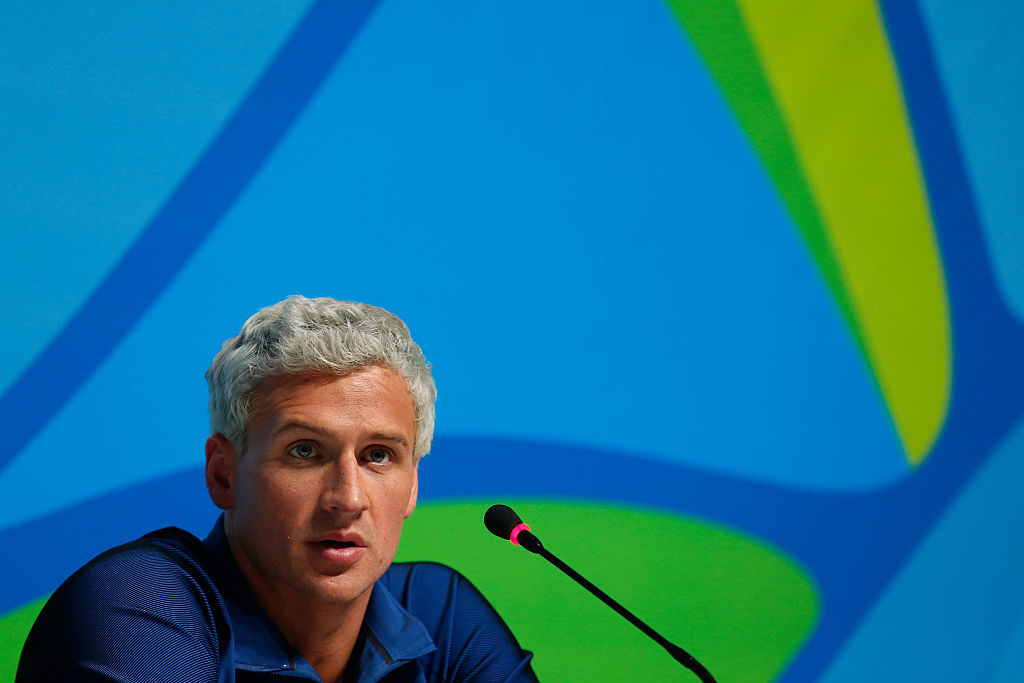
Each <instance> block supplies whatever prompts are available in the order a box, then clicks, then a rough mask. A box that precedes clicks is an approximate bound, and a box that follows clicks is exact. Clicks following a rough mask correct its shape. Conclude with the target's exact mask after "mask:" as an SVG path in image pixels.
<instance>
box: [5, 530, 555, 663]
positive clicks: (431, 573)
mask: <svg viewBox="0 0 1024 683" xmlns="http://www.w3.org/2000/svg"><path fill="white" fill-rule="evenodd" d="M531 657H532V655H531V653H529V652H524V651H523V650H521V649H520V647H519V645H518V644H517V643H516V640H515V638H514V637H513V636H512V634H511V632H509V630H508V627H507V626H505V623H504V622H503V621H502V620H501V617H499V616H498V615H497V613H496V612H495V611H494V609H493V608H492V607H491V606H490V605H489V604H488V603H487V601H486V600H485V599H484V598H483V596H481V595H480V593H479V592H477V590H476V589H475V588H474V587H473V585H472V584H470V582H469V581H468V580H467V579H466V578H465V577H463V576H462V575H460V574H458V573H457V572H455V571H454V570H452V569H450V568H448V567H445V566H444V565H440V564H434V563H429V562H414V563H395V564H392V565H391V567H390V568H389V569H388V571H387V572H386V573H385V574H384V576H383V577H381V579H380V580H379V581H378V582H377V583H376V584H375V585H374V588H373V591H372V593H371V594H370V601H369V605H368V606H367V610H366V615H365V617H364V619H363V628H362V630H361V632H360V635H359V640H358V641H357V643H356V646H355V649H354V650H353V653H352V657H351V659H350V660H349V665H348V667H347V668H346V671H345V681H346V683H348V682H349V681H354V682H358V683H370V682H371V681H388V682H399V681H400V682H403V683H404V682H406V681H408V682H410V683H412V682H420V681H422V682H424V683H425V682H426V681H480V682H481V683H490V682H492V681H493V682H498V681H509V682H512V681H535V680H536V677H535V676H534V674H533V671H532V669H531V667H530V659H531ZM282 679H292V680H296V679H298V680H309V681H320V677H319V676H318V675H317V673H316V672H315V671H314V670H313V667H312V666H310V664H309V662H307V661H306V660H305V659H304V658H303V657H302V655H301V654H299V653H298V652H297V651H295V649H294V648H292V647H291V646H290V645H289V644H288V642H287V641H286V640H285V639H284V637H283V636H282V635H281V633H280V631H278V629H277V627H276V626H275V625H274V623H273V622H272V621H270V619H269V617H268V616H267V615H266V613H265V612H264V611H263V609H262V608H261V607H260V605H259V603H258V602H257V600H256V598H255V596H254V595H253V593H252V592H251V590H250V589H249V586H248V584H247V583H246V581H245V579H244V578H243V577H242V574H241V571H240V570H239V569H238V566H237V565H236V564H235V561H234V558H233V557H232V555H231V550H230V548H229V547H228V543H227V538H226V537H225V535H224V528H223V520H220V521H218V523H217V525H216V526H215V527H214V529H213V531H212V532H211V533H210V535H209V536H208V537H207V538H206V540H205V541H203V542H200V541H199V540H198V539H197V538H196V537H195V536H192V535H191V534H189V533H187V532H184V531H182V530H180V529H175V528H169V529H163V530H161V531H156V532H153V533H151V534H148V535H146V536H144V537H143V538H141V539H139V540H138V541H134V542H132V543H128V544H126V545H123V546H119V547H117V548H114V549H112V550H109V551H107V552H106V553H103V554H102V555H100V556H99V557H97V558H96V559H94V560H93V561H91V562H90V563H89V564H87V565H86V566H85V567H83V568H82V569H80V570H79V571H77V572H76V573H75V574H74V575H72V576H71V578H69V579H68V580H67V581H65V582H64V584H63V585H62V586H61V587H60V588H59V589H58V590H57V592H56V593H54V594H53V596H52V597H51V598H50V600H49V601H48V602H47V604H46V606H45V607H44V608H43V610H42V612H41V613H40V615H39V618H38V619H37V620H36V623H35V625H34V626H33V627H32V631H31V633H30V634H29V637H28V640H27V641H26V643H25V647H24V649H23V650H22V655H21V661H20V662H19V665H18V675H17V678H16V679H15V680H16V683H34V682H36V681H46V682H47V683H49V682H51V681H79V680H81V681H86V680H88V681H139V682H143V681H144V682H146V683H160V682H161V681H166V682H168V683H171V682H173V683H182V682H185V681H196V682H199V681H210V682H211V683H212V682H217V683H228V682H230V681H239V682H244V681H264V680H265V681H270V680H282Z"/></svg>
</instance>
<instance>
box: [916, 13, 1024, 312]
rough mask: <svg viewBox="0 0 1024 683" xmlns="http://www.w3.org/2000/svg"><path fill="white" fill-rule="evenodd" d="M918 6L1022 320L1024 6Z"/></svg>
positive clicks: (1002, 274) (991, 242) (995, 257)
mask: <svg viewBox="0 0 1024 683" xmlns="http://www.w3.org/2000/svg"><path fill="white" fill-rule="evenodd" d="M921 9H922V14H923V16H924V19H925V23H926V24H927V26H928V31H929V33H930V37H931V40H932V45H933V48H934V52H935V57H936V61H937V63H938V67H939V72H940V74H941V76H942V79H943V81H944V84H945V86H946V91H947V94H948V97H949V104H950V109H951V111H952V114H953V118H954V121H955V125H956V127H957V132H958V133H959V136H960V143H961V148H962V151H963V154H964V161H965V163H966V166H967V171H968V175H969V177H970V179H971V183H972V185H973V189H974V192H975V196H976V198H977V199H978V204H979V210H980V212H981V219H982V227H983V228H984V234H985V238H986V241H987V244H988V248H989V256H990V258H991V259H992V262H993V264H994V266H995V268H994V270H995V273H996V279H997V281H998V282H999V285H1000V287H1001V289H1002V292H1003V296H1004V297H1005V299H1006V301H1007V304H1008V305H1009V307H1010V308H1011V310H1012V311H1013V312H1014V314H1015V315H1016V316H1017V317H1018V318H1019V319H1022V320H1024V210H1022V208H1021V202H1020V194H1021V183H1022V181H1024V136H1022V135H1021V133H1020V125H1021V121H1022V120H1024V50H1021V42H1020V41H1021V35H1024V5H1022V4H1021V3H1018V2H988V3H986V2H981V3H962V2H951V1H950V0H925V1H924V2H921Z"/></svg>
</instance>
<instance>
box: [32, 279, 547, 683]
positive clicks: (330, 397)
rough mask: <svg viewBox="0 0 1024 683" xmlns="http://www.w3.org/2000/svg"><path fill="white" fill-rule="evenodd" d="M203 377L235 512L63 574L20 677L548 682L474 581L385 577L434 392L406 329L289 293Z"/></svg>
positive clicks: (222, 475)
mask: <svg viewBox="0 0 1024 683" xmlns="http://www.w3.org/2000/svg"><path fill="white" fill-rule="evenodd" d="M206 377H207V381H208V383H209V387H210V423H211V431H212V432H213V434H212V435H211V436H210V437H209V439H208V440H207V442H206V484H207V488H208V490H209V493H210V497H211V499H212V500H213V502H214V503H215V504H216V505H217V506H218V507H219V508H221V509H223V510H224V513H223V515H222V516H221V518H220V519H219V520H218V522H217V524H216V526H215V527H214V529H213V531H212V532H211V533H210V535H209V536H208V537H207V538H206V540H204V541H202V542H200V541H199V540H198V539H196V538H195V537H193V536H191V535H190V534H187V533H185V532H183V531H181V530H178V529H165V530H162V531H159V532H154V533H153V534H150V535H148V536H146V537H143V538H142V539H140V540H138V541H135V542H133V543H129V544H127V545H124V546H120V547H119V548H115V549H113V550H111V551H108V552H107V553H104V554H103V555H100V556H99V557H98V558H96V559H95V560H93V561H92V562H90V563H89V564H88V565H86V566H85V567H84V568H82V569H81V570H79V571H78V572H77V573H76V574H75V575H73V576H72V577H71V578H70V579H68V581H67V582H65V583H64V585H63V586H61V588H60V589H58V591H57V592H56V593H55V594H54V595H53V597H52V598H51V599H50V601H49V602H48V603H47V605H46V607H45V608H44V609H43V611H42V612H41V613H40V616H39V619H38V620H37V621H36V624H35V626H34V627H33V629H32V632H31V633H30V635H29V638H28V640H27V642H26V644H25V648H24V650H23V652H22V658H21V661H20V663H19V668H18V676H17V679H16V680H17V681H18V683H27V682H29V681H66V680H88V681H146V682H151V681H168V682H170V681H174V682H176V683H177V682H180V681H217V682H225V681H234V680H237V681H249V680H253V681H255V680H275V679H293V680H294V679H300V680H312V681H325V682H328V683H333V682H335V681H337V682H341V681H345V682H348V681H360V682H362V681H434V680H437V681H441V680H443V681H464V680H465V681H469V680H473V681H532V680H536V678H535V677H534V675H533V672H532V670H531V668H530V663H529V662H530V657H531V655H530V653H527V652H524V651H522V650H521V649H520V648H519V646H518V644H517V643H516V641H515V639H514V637H513V636H512V634H511V633H510V632H509V631H508V629H507V627H506V626H505V624H504V623H503V622H502V621H501V619H500V618H499V617H498V616H497V614H495V613H494V611H493V610H492V609H491V608H490V606H489V605H488V604H487V602H486V601H485V600H484V599H483V598H482V597H481V596H480V594H479V593H477V592H476V590H475V589H474V588H473V587H472V586H471V585H470V584H469V582H468V581H466V579H465V578H463V577H461V576H460V575H458V574H457V573H455V572H454V571H452V570H450V569H448V568H447V567H443V566H441V565H436V564H430V563H410V564H402V563H399V564H395V565H392V564H391V561H392V559H393V558H394V554H395V551H396V549H397V547H398V541H399V537H400V536H401V531H402V523H403V521H404V520H405V519H406V518H407V517H408V516H409V515H410V514H411V513H412V511H413V509H414V508H415V507H416V499H417V492H418V478H417V466H418V464H419V459H420V458H421V457H422V456H423V455H424V454H425V453H426V452H427V451H428V450H429V449H430V441H431V438H432V436H433V427H434V397H435V394H436V392H435V389H434V382H433V379H432V377H431V375H430V369H429V366H428V365H427V363H426V360H425V359H424V357H423V354H422V352H421V351H420V349H419V347H418V346H417V345H416V343H415V342H413V340H412V339H411V338H410V336H409V331H408V328H406V326H405V324H404V323H403V322H402V321H401V320H399V319H398V318H397V317H395V316H394V315H392V314H390V313H388V312H387V311H384V310H383V309H380V308H377V307H374V306H368V305H366V304H357V303H351V302H339V301H335V300H333V299H312V300H311V299H306V298H303V297H290V298H288V299H286V300H285V301H282V302H280V303H278V304H275V305H274V306H270V307H269V308H265V309H263V310H262V311H260V312H258V313H257V314H256V315H254V316H253V317H252V318H250V319H249V320H248V321H247V322H246V323H245V325H244V326H243V327H242V330H241V332H240V334H239V335H238V336H237V337H234V338H232V339H230V340H228V341H227V342H225V344H224V346H223V348H222V349H221V351H220V353H218V354H217V357H216V358H215V359H214V361H213V364H212V365H211V367H210V369H209V370H208V371H207V375H206Z"/></svg>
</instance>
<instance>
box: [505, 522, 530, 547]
mask: <svg viewBox="0 0 1024 683" xmlns="http://www.w3.org/2000/svg"><path fill="white" fill-rule="evenodd" d="M529 530H530V525H529V524H526V523H524V522H521V523H519V524H518V525H516V528H515V529H513V530H512V533H511V534H509V535H508V540H510V541H512V545H519V532H520V531H529Z"/></svg>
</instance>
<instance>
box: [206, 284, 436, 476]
mask: <svg viewBox="0 0 1024 683" xmlns="http://www.w3.org/2000/svg"><path fill="white" fill-rule="evenodd" d="M374 365H375V366H380V367H385V368H390V369H391V370H394V371H395V372H396V373H398V375H399V376H400V377H401V378H402V379H404V380H405V383H406V384H407V385H408V387H409V393H410V394H412V399H413V405H414V406H415V409H416V444H415V449H414V451H415V456H416V458H417V459H419V458H420V457H422V456H423V455H425V454H426V453H427V452H429V451H430V442H431V439H432V438H433V436H434V399H435V398H436V396H437V390H436V389H435V387H434V379H433V377H431V374H430V366H429V365H428V364H427V361H426V358H424V356H423V352H422V351H420V347H419V346H418V345H417V344H416V342H414V341H413V340H412V337H411V336H410V335H409V328H408V327H406V325H405V323H403V322H402V321H401V320H400V319H399V318H398V317H397V316H395V315H394V314H392V313H389V312H388V311H386V310H384V309H383V308H378V307H377V306H370V305H369V304H361V303H356V302H353V301H337V300H335V299H330V298H326V297H323V298H318V299H307V298H306V297H303V296H290V297H288V298H287V299H285V300H284V301H281V302H279V303H276V304H274V305H273V306H268V307H267V308H264V309H262V310H260V311H259V312H257V313H256V314H255V315H254V316H252V317H251V318H249V320H247V321H246V323H245V325H243V326H242V331H241V332H239V334H238V336H235V337H232V338H231V339H229V340H227V341H226V342H224V345H223V347H222V348H221V350H220V353H218V354H217V356H216V358H214V359H213V364H212V365H211V366H210V369H209V370H207V371H206V381H207V383H208V384H209V387H210V430H211V431H212V432H213V433H214V434H222V435H224V437H225V438H227V439H228V441H230V442H231V443H232V444H233V445H234V446H235V448H236V449H237V450H238V452H239V454H242V453H244V452H245V449H246V443H247V441H246V439H247V434H246V427H247V426H248V421H249V416H250V414H251V411H252V399H253V393H254V392H255V390H256V388H257V387H258V386H259V384H260V382H262V381H263V380H265V379H269V378H271V377H279V376H282V375H335V376H341V375H345V374H347V373H349V372H351V371H353V370H356V369H358V368H363V367H368V366H374Z"/></svg>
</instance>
